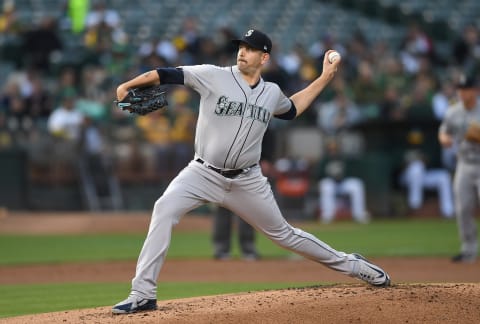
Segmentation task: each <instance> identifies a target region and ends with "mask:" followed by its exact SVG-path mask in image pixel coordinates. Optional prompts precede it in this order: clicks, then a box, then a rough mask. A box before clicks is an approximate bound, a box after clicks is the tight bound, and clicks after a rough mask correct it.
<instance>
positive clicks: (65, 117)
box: [48, 91, 84, 147]
mask: <svg viewBox="0 0 480 324" xmlns="http://www.w3.org/2000/svg"><path fill="white" fill-rule="evenodd" d="M76 99H77V98H76V93H75V92H74V91H71V92H68V93H64V94H63V98H62V102H61V105H60V106H59V107H57V108H56V109H55V110H54V111H53V112H52V114H51V115H50V117H49V119H48V130H49V131H50V133H51V134H52V135H53V136H55V137H56V138H60V139H65V140H67V141H69V142H70V145H71V146H72V147H73V146H77V145H78V144H79V141H80V138H81V136H80V135H81V131H82V125H83V119H84V116H83V114H82V113H80V112H79V111H77V110H76V109H75V108H76V107H75V104H76Z"/></svg>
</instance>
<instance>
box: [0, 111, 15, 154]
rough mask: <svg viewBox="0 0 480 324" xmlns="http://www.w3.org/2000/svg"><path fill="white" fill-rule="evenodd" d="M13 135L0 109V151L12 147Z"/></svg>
mask: <svg viewBox="0 0 480 324" xmlns="http://www.w3.org/2000/svg"><path fill="white" fill-rule="evenodd" d="M13 144H14V143H13V136H12V134H11V132H10V131H9V130H8V127H7V118H6V116H5V112H3V111H1V110H0V151H3V150H6V149H9V148H11V147H13Z"/></svg>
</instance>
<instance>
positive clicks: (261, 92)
mask: <svg viewBox="0 0 480 324" xmlns="http://www.w3.org/2000/svg"><path fill="white" fill-rule="evenodd" d="M258 82H260V81H258ZM264 91H265V84H264V85H263V89H262V91H260V93H259V94H258V96H257V99H255V105H256V104H257V102H258V98H260V96H261V95H262V94H263V92H264ZM242 118H243V115H242ZM254 122H255V120H253V119H252V121H251V123H250V127H249V128H248V132H247V135H246V136H245V140H244V141H243V143H242V147H241V148H240V151H239V152H238V155H237V158H236V159H235V163H234V164H233V165H234V166H236V165H237V162H238V159H239V158H240V155H241V154H242V151H243V147H244V146H245V143H246V142H247V139H248V135H250V131H251V130H252V127H253V123H254Z"/></svg>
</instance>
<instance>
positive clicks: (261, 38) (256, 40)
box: [232, 29, 272, 53]
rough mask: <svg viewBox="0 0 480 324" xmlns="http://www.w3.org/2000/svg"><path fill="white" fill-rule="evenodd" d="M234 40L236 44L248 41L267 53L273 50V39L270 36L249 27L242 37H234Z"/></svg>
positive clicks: (252, 45) (247, 42)
mask: <svg viewBox="0 0 480 324" xmlns="http://www.w3.org/2000/svg"><path fill="white" fill-rule="evenodd" d="M232 42H233V43H234V44H236V45H239V44H240V43H246V44H248V45H250V46H251V47H253V48H256V49H258V50H261V51H263V52H265V53H270V52H271V51H272V41H271V40H270V38H269V37H268V36H267V35H266V34H264V33H262V32H261V31H259V30H256V29H249V30H248V31H247V32H246V33H245V35H244V36H243V37H242V38H241V39H234V40H232Z"/></svg>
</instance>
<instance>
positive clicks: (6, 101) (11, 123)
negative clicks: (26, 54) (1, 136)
mask: <svg viewBox="0 0 480 324" xmlns="http://www.w3.org/2000/svg"><path fill="white" fill-rule="evenodd" d="M20 78H21V76H20V75H19V74H17V75H15V76H14V77H12V78H10V79H9V80H8V81H7V84H6V85H5V88H4V89H3V91H2V93H1V97H0V107H1V110H2V111H3V112H4V116H5V117H4V118H5V119H6V127H7V128H8V130H9V131H10V132H11V133H12V134H14V138H15V143H19V140H20V137H25V136H26V134H27V133H28V130H29V129H30V127H31V124H32V120H31V118H30V116H29V114H28V110H27V107H26V105H25V100H24V96H22V92H21V87H20V81H19V79H20Z"/></svg>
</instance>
